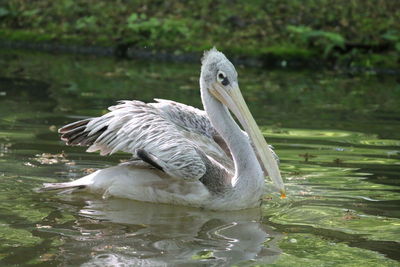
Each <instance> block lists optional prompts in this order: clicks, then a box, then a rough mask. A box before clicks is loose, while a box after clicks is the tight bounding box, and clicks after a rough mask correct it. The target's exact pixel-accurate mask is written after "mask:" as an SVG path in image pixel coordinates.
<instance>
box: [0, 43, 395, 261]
mask: <svg viewBox="0 0 400 267" xmlns="http://www.w3.org/2000/svg"><path fill="white" fill-rule="evenodd" d="M199 68H200V66H199V64H194V65H193V64H171V63H157V62H134V61H116V60H114V59H112V58H96V57H81V56H66V55H51V54H41V53H32V52H17V51H1V52H0V264H1V265H2V266H8V265H13V266H17V265H43V266H46V265H49V266H54V265H61V266H77V265H82V266H117V265H118V264H119V265H122V266H165V265H169V266H230V265H238V266H243V265H245V266H256V265H257V266H264V265H267V264H272V266H400V263H399V260H400V244H399V242H400V187H399V185H400V182H399V181H400V180H399V178H400V107H399V104H400V81H399V78H398V77H396V76H395V75H379V74H376V73H371V72H370V73H358V74H357V73H345V72H339V71H336V72H329V71H323V70H308V71H293V70H265V69H255V68H248V67H247V68H246V67H242V66H238V72H239V81H240V85H241V88H242V91H243V95H244V97H245V98H246V100H247V102H248V105H249V106H250V109H251V111H252V112H253V115H254V117H255V118H256V120H257V122H258V123H259V125H260V126H261V128H262V130H263V133H264V135H265V137H266V140H267V141H268V142H269V143H271V144H273V145H274V146H275V149H276V152H277V154H278V155H279V157H280V158H281V170H282V174H283V177H284V179H285V181H286V184H287V188H288V197H287V199H284V200H281V199H279V196H278V195H277V194H276V193H273V192H267V193H266V194H265V198H264V202H263V205H262V206H261V208H257V209H250V210H242V211H236V212H213V211H205V210H199V209H194V208H187V207H176V206H168V205H156V204H150V203H142V202H136V201H131V200H124V199H102V198H100V197H99V196H95V195H89V194H85V195H83V194H72V195H60V194H59V195H57V194H50V193H37V192H36V191H35V189H37V188H38V187H40V185H41V184H42V183H43V182H62V181H69V180H71V179H74V178H78V177H81V176H83V175H85V174H86V173H89V172H91V171H93V170H95V169H99V168H105V167H108V166H112V165H115V164H118V163H119V162H120V161H121V160H123V159H127V158H128V156H127V155H126V154H122V153H121V154H116V155H114V156H112V157H101V156H99V155H98V154H96V153H85V149H84V148H81V147H67V146H65V145H64V144H63V142H61V141H60V140H59V135H58V134H57V132H56V130H57V128H58V127H60V126H62V125H64V124H66V123H69V122H72V121H75V120H77V119H80V118H84V117H86V116H98V115H100V114H103V113H105V112H106V107H108V106H109V105H112V104H114V103H115V101H116V100H121V99H139V100H142V101H151V100H152V99H153V98H154V97H156V98H166V99H172V100H175V101H179V102H183V103H186V104H189V105H193V106H196V107H200V106H201V104H200V98H199V97H200V96H199V90H198V76H199Z"/></svg>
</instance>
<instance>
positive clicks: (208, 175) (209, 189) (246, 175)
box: [44, 49, 283, 210]
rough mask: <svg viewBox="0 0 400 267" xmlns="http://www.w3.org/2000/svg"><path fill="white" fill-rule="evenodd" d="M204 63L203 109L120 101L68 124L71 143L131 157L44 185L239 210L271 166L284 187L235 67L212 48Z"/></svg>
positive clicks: (255, 197) (256, 197)
mask: <svg viewBox="0 0 400 267" xmlns="http://www.w3.org/2000/svg"><path fill="white" fill-rule="evenodd" d="M202 63H203V64H202V73H201V76H200V88H201V96H202V101H203V105H204V108H205V111H202V110H199V109H196V108H193V107H190V106H187V105H184V104H181V103H177V102H174V101H169V100H160V99H156V103H149V104H146V103H143V102H141V101H121V102H120V103H119V104H118V105H116V106H113V107H110V108H109V110H110V112H109V113H107V114H105V115H103V116H101V117H96V118H89V119H86V120H82V121H78V122H75V123H72V124H69V125H66V126H64V127H63V128H61V129H60V133H61V134H62V139H63V140H65V141H66V142H67V144H69V145H81V146H89V148H88V150H87V151H88V152H94V151H100V153H101V155H107V154H112V153H115V152H116V151H124V152H128V153H132V155H133V157H132V159H131V160H130V161H128V162H126V163H123V164H121V165H119V166H115V167H111V168H107V169H103V170H98V171H96V172H94V173H92V174H89V175H87V176H85V177H83V178H81V179H78V180H75V181H72V182H67V183H55V184H45V186H44V189H74V190H75V189H81V190H88V191H90V192H94V193H100V194H102V195H103V196H115V197H124V198H130V199H135V200H139V201H147V202H156V203H169V204H176V205H187V206H196V207H203V208H208V209H223V210H236V209H243V208H250V207H254V206H257V205H259V203H260V199H261V197H262V194H263V189H264V175H265V174H264V171H263V170H266V171H268V173H270V176H271V174H272V176H271V177H272V178H273V180H274V179H275V180H274V181H276V180H277V179H278V187H280V189H281V191H283V184H282V183H281V184H279V179H281V178H280V175H279V170H278V169H277V165H276V162H275V159H273V156H272V153H271V151H270V150H269V148H268V147H267V146H266V143H265V140H264V138H262V137H261V134H260V133H259V130H258V127H256V125H255V122H254V120H252V117H251V115H249V114H250V112H249V111H248V109H247V110H246V108H247V106H246V105H245V104H244V101H243V99H242V98H241V95H238V94H240V91H239V88H238V86H237V73H236V70H235V69H234V66H233V65H232V64H231V63H230V62H229V60H227V59H226V57H225V56H224V55H223V54H222V53H220V52H218V51H216V50H215V49H212V50H210V51H209V52H206V53H205V56H204V58H203V61H202ZM222 90H226V92H228V94H229V95H224V94H226V92H225V91H222ZM232 99H233V100H234V101H236V100H237V99H239V100H238V102H237V103H236V102H232ZM224 102H225V103H224ZM226 106H228V107H229V108H230V109H231V110H232V112H233V113H234V114H235V115H236V116H237V118H238V119H239V121H240V122H241V123H242V125H243V124H244V125H243V127H244V128H245V130H246V132H247V133H246V132H244V131H242V130H241V129H240V127H239V126H238V125H237V124H236V122H235V121H234V120H233V118H232V116H231V115H230V113H229V111H228V109H227V107H226ZM242 116H243V117H242ZM249 116H250V117H251V119H250V120H249V121H247V119H248V117H249ZM254 125H255V126H254ZM257 131H258V132H257ZM266 150H267V151H266ZM270 161H274V162H272V163H270ZM266 163H267V164H272V165H268V166H267V165H266ZM271 166H272V167H271ZM270 171H272V172H270ZM277 172H278V174H277ZM277 175H278V177H276V176H277ZM274 177H275V178H274ZM280 182H282V181H281V180H280Z"/></svg>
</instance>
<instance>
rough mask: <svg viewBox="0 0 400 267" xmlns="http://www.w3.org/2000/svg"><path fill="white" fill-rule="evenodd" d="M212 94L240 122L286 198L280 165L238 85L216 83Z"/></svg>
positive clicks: (270, 175)
mask: <svg viewBox="0 0 400 267" xmlns="http://www.w3.org/2000/svg"><path fill="white" fill-rule="evenodd" d="M210 92H211V93H212V94H213V95H214V96H215V97H216V98H217V99H218V100H219V101H220V102H221V103H223V104H224V105H226V106H227V107H228V108H229V109H230V110H231V111H232V113H233V114H234V115H235V116H236V118H237V119H238V120H239V122H240V124H241V125H242V126H243V128H244V130H245V131H246V132H247V134H248V135H249V136H250V138H251V140H252V142H253V144H254V147H255V149H256V152H257V154H258V156H259V158H260V160H261V163H262V164H263V165H264V169H266V170H267V171H268V174H269V177H270V178H271V180H272V181H273V183H274V184H275V186H276V187H277V188H278V189H279V192H280V193H281V197H282V198H285V197H286V191H285V185H284V184H283V181H282V177H281V173H280V171H279V167H278V164H277V162H276V160H275V158H274V157H273V155H272V153H271V151H270V149H269V147H268V144H267V142H266V141H265V139H264V136H263V135H262V133H261V131H260V129H259V128H258V126H257V123H256V121H255V120H254V118H253V116H252V115H251V113H250V110H249V108H248V107H247V105H246V102H245V101H244V99H243V96H242V93H241V92H240V89H239V86H238V84H237V83H234V84H232V85H228V86H226V87H225V88H224V87H222V86H221V85H220V84H218V83H215V84H214V85H213V86H212V89H211V90H210Z"/></svg>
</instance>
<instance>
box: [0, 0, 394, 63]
mask: <svg viewBox="0 0 400 267" xmlns="http://www.w3.org/2000/svg"><path fill="white" fill-rule="evenodd" d="M0 38H1V39H3V40H12V41H24V42H54V43H62V44H65V43H67V44H79V45H85V46H86V45H96V46H112V47H123V48H124V49H126V48H127V47H131V48H137V49H149V50H151V51H165V52H168V53H175V54H180V53H186V52H200V51H202V50H204V49H207V48H209V47H211V46H213V45H215V46H217V47H218V48H220V49H223V50H224V51H225V52H228V53H232V54H235V55H238V56H251V57H256V58H258V59H262V60H264V61H265V62H266V63H268V64H270V65H271V64H272V65H273V64H282V62H283V65H286V64H288V63H289V64H290V63H291V62H292V61H303V62H305V61H307V62H309V61H313V62H315V63H318V62H320V61H324V62H329V63H335V64H339V65H342V66H343V65H350V66H354V65H359V66H363V67H382V66H384V67H396V66H397V64H398V63H399V60H400V57H399V53H398V52H399V51H400V9H399V8H398V2H397V1H391V0H319V1H315V0H304V1H303V0H270V1H261V0H254V1H244V0H238V1H234V2H231V1H211V0H207V1H195V0H190V1H186V2H185V3H183V2H181V1H177V0H172V1H159V0H150V1H123V0H114V1H112V2H110V1H98V0H76V1H75V0H59V1H50V0H42V1H29V0H10V1H6V2H5V3H3V5H2V6H0Z"/></svg>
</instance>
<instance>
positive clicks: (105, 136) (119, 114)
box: [59, 101, 206, 179]
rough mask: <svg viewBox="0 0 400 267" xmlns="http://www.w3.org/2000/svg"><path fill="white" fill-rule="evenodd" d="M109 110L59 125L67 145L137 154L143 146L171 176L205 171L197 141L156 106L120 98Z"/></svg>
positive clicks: (189, 176) (194, 176) (195, 175)
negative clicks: (184, 132)
mask: <svg viewBox="0 0 400 267" xmlns="http://www.w3.org/2000/svg"><path fill="white" fill-rule="evenodd" d="M109 110H110V112H109V113H106V114H105V115H103V116H101V117H96V118H90V119H86V120H82V121H78V122H75V123H72V124H69V125H66V126H64V127H62V128H61V129H60V130H59V132H60V133H61V134H62V136H61V138H62V140H64V141H67V144H69V145H89V148H88V149H87V151H88V152H94V151H100V154H101V155H107V154H113V153H115V152H116V151H119V150H120V151H124V152H128V153H132V154H133V155H134V157H136V153H137V151H138V150H139V149H143V150H144V151H147V152H149V153H151V154H152V155H154V156H155V157H156V158H157V160H158V161H157V164H159V165H160V167H161V168H162V169H163V171H165V172H166V173H167V174H169V175H171V176H173V177H180V178H186V179H199V178H200V177H202V176H203V175H204V173H205V172H206V166H205V164H204V162H203V160H202V159H201V157H200V156H199V154H198V152H197V151H196V149H197V148H196V145H195V144H194V143H193V142H191V141H190V140H188V139H187V138H186V137H185V136H184V134H183V133H182V131H181V130H180V129H179V128H177V127H176V125H174V124H173V123H171V122H170V121H169V120H168V119H166V118H164V117H163V116H162V114H160V112H159V110H157V109H156V108H155V107H153V106H151V105H148V104H145V103H143V102H140V101H120V103H119V104H118V105H115V106H112V107H110V108H109Z"/></svg>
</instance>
